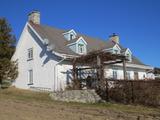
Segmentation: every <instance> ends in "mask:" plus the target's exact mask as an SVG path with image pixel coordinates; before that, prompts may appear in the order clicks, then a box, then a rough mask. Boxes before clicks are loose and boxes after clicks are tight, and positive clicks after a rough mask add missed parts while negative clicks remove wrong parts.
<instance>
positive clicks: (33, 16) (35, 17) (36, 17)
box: [28, 10, 40, 24]
mask: <svg viewBox="0 0 160 120" xmlns="http://www.w3.org/2000/svg"><path fill="white" fill-rule="evenodd" d="M28 21H32V22H33V23H35V24H40V12H39V11H37V10H34V11H32V12H30V13H29V14H28Z"/></svg>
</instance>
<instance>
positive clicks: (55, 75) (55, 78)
mask: <svg viewBox="0 0 160 120" xmlns="http://www.w3.org/2000/svg"><path fill="white" fill-rule="evenodd" d="M65 59H66V58H63V59H62V60H60V61H58V63H56V64H55V65H54V88H53V90H54V91H56V90H57V89H56V86H57V83H58V79H57V78H58V77H57V74H58V73H57V69H56V67H57V65H59V64H60V63H61V62H63V61H64V60H65Z"/></svg>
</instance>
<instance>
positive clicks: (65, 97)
mask: <svg viewBox="0 0 160 120" xmlns="http://www.w3.org/2000/svg"><path fill="white" fill-rule="evenodd" d="M50 97H51V99H53V100H56V101H65V102H81V103H98V102H101V101H102V100H101V98H100V97H99V96H98V95H97V93H96V92H95V90H67V91H60V92H53V93H51V94H50Z"/></svg>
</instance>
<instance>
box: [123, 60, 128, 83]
mask: <svg viewBox="0 0 160 120" xmlns="http://www.w3.org/2000/svg"><path fill="white" fill-rule="evenodd" d="M123 75H124V80H126V79H127V78H126V60H125V59H123Z"/></svg>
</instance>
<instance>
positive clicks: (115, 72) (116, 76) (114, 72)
mask: <svg viewBox="0 0 160 120" xmlns="http://www.w3.org/2000/svg"><path fill="white" fill-rule="evenodd" d="M117 78H118V75H117V71H116V70H113V79H117Z"/></svg>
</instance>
